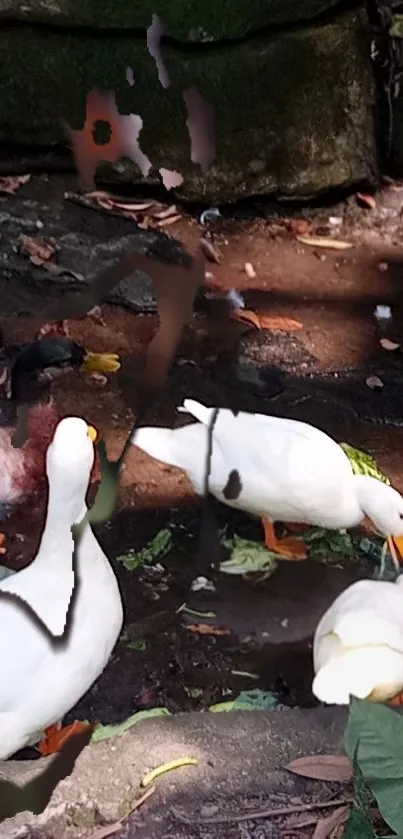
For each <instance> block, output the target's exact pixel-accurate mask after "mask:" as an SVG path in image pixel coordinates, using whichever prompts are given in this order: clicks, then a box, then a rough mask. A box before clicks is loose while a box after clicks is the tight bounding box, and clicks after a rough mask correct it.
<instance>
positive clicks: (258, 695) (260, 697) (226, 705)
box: [209, 688, 281, 714]
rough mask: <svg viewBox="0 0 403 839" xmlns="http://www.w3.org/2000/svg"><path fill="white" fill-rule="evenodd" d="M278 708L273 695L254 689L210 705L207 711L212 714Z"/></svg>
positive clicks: (266, 691)
mask: <svg viewBox="0 0 403 839" xmlns="http://www.w3.org/2000/svg"><path fill="white" fill-rule="evenodd" d="M280 707H281V706H280V702H279V701H278V699H277V696H276V695H275V694H274V693H272V692H271V691H268V690H259V689H258V688H256V690H243V691H241V693H240V694H239V696H237V697H236V699H230V700H228V701H227V702H217V704H216V705H210V708H209V711H212V712H213V713H214V714H217V713H220V712H221V711H272V710H273V709H274V708H280Z"/></svg>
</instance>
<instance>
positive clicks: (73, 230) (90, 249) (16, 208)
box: [0, 176, 189, 317]
mask: <svg viewBox="0 0 403 839" xmlns="http://www.w3.org/2000/svg"><path fill="white" fill-rule="evenodd" d="M76 187H77V179H76V177H75V176H68V177H64V178H58V179H56V180H55V179H53V182H52V185H51V187H49V184H48V183H47V181H46V179H45V178H41V177H38V178H33V179H32V181H31V183H30V184H29V186H27V187H26V188H25V195H24V194H23V193H22V192H17V193H16V194H15V195H10V196H7V198H6V200H4V199H3V202H1V200H0V244H1V247H0V301H1V313H2V315H3V316H4V315H6V316H8V317H11V316H13V315H21V314H24V313H25V314H28V313H30V314H32V315H33V316H36V317H39V316H40V315H41V314H42V312H43V307H44V306H50V305H54V304H55V303H60V302H61V301H62V300H63V298H64V296H65V295H66V294H70V293H73V294H74V293H75V292H77V293H79V292H81V291H82V289H83V285H88V283H89V281H90V277H91V275H93V274H95V273H97V272H98V271H101V270H103V269H105V268H107V267H108V266H109V265H111V264H113V263H115V262H116V261H117V259H118V258H119V256H120V255H121V254H122V253H123V252H127V251H131V250H132V251H134V252H136V253H141V254H149V255H153V254H154V255H155V256H156V257H157V258H159V259H162V260H164V261H166V262H167V263H171V264H177V265H186V261H187V260H188V259H189V257H188V255H187V254H186V253H185V251H184V250H183V248H182V247H181V246H180V244H179V243H178V242H176V241H175V240H174V239H170V238H168V237H167V236H166V235H165V234H164V233H162V232H160V231H158V230H140V229H139V228H137V227H136V226H135V225H134V224H133V223H132V222H131V221H130V220H129V219H125V218H121V217H114V216H110V215H107V214H105V213H97V212H94V211H92V210H88V209H86V208H84V207H81V206H77V205H76V204H72V203H70V202H69V201H66V200H65V199H64V197H63V194H64V192H65V191H69V190H72V191H73V190H74V189H75V188H76ZM21 234H25V235H27V236H31V237H38V236H39V237H42V238H44V239H45V241H47V242H48V241H49V240H50V239H52V240H54V242H55V243H56V244H57V248H58V252H57V257H56V261H57V265H58V266H59V267H58V269H57V266H56V272H54V273H52V271H51V270H50V268H51V266H50V265H47V266H46V265H45V266H43V267H42V266H34V265H32V263H31V262H30V260H29V257H28V255H27V254H25V253H23V252H22V250H21V243H20V235H21ZM61 268H63V269H65V270H64V271H60V269H61ZM105 302H109V303H117V304H119V305H122V306H124V307H126V308H128V309H130V310H132V311H134V312H143V313H151V312H154V313H155V312H156V311H157V305H156V302H155V297H154V286H153V282H152V279H151V278H150V277H149V276H148V275H147V274H145V273H143V272H141V271H136V272H135V273H134V274H132V275H131V276H130V277H127V278H126V279H125V280H122V281H121V282H120V283H119V284H118V285H117V286H116V287H115V288H114V289H113V290H112V291H111V292H110V293H109V294H108V295H107V298H106V301H105Z"/></svg>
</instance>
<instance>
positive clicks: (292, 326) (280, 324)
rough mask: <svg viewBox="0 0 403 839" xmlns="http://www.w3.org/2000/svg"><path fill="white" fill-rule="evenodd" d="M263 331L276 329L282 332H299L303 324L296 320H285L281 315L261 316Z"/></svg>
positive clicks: (260, 321)
mask: <svg viewBox="0 0 403 839" xmlns="http://www.w3.org/2000/svg"><path fill="white" fill-rule="evenodd" d="M258 317H259V323H260V328H261V329H273V330H274V329H276V330H281V331H282V332H299V331H300V330H301V329H303V328H304V327H303V324H302V323H301V322H300V321H299V320H294V318H283V317H281V316H280V315H259V316H258Z"/></svg>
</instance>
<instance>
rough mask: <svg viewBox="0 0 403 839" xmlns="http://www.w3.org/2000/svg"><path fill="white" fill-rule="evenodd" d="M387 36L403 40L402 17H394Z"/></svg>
mask: <svg viewBox="0 0 403 839" xmlns="http://www.w3.org/2000/svg"><path fill="white" fill-rule="evenodd" d="M389 35H390V36H391V38H403V15H394V18H393V23H392V26H391V27H390V29H389Z"/></svg>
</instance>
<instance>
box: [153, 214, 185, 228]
mask: <svg viewBox="0 0 403 839" xmlns="http://www.w3.org/2000/svg"><path fill="white" fill-rule="evenodd" d="M180 219H181V216H180V214H179V213H177V215H176V216H169V218H163V219H161V220H160V221H158V222H157V226H158V227H168V226H169V225H171V224H175V222H177V221H180Z"/></svg>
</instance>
